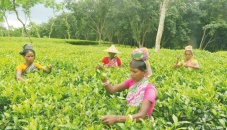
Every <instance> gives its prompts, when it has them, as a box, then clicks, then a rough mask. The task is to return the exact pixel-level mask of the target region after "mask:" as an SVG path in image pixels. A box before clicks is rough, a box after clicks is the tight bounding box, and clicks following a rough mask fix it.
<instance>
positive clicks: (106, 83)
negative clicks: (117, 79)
mask: <svg viewBox="0 0 227 130" xmlns="http://www.w3.org/2000/svg"><path fill="white" fill-rule="evenodd" d="M109 83H110V82H109V81H108V80H107V81H106V82H104V83H102V85H103V86H106V85H108V84H109Z"/></svg>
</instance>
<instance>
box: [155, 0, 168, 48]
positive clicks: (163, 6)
mask: <svg viewBox="0 0 227 130" xmlns="http://www.w3.org/2000/svg"><path fill="white" fill-rule="evenodd" d="M168 2H169V0H164V2H163V3H161V5H160V9H161V11H160V12H161V14H160V19H159V25H158V32H157V36H156V42H155V52H159V50H160V43H161V39H162V33H163V29H164V21H165V14H166V7H167V5H168Z"/></svg>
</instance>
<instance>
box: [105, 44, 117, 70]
mask: <svg viewBox="0 0 227 130" xmlns="http://www.w3.org/2000/svg"><path fill="white" fill-rule="evenodd" d="M104 51H106V52H108V53H109V56H107V57H104V58H103V59H102V63H103V64H104V65H105V66H107V67H111V66H112V67H118V66H121V59H120V58H119V57H117V56H116V54H117V53H120V52H119V51H118V50H117V48H116V47H115V46H114V45H111V47H109V48H108V49H106V50H104Z"/></svg>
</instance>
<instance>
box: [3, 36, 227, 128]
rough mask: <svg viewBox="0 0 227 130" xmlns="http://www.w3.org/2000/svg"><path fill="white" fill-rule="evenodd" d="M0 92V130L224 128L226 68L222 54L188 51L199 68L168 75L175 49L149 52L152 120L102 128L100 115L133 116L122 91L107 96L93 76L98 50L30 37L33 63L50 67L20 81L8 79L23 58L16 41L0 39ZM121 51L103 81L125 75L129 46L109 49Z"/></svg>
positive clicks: (117, 80)
mask: <svg viewBox="0 0 227 130" xmlns="http://www.w3.org/2000/svg"><path fill="white" fill-rule="evenodd" d="M0 41H1V44H0V54H1V56H2V62H0V77H1V81H0V93H1V97H5V98H7V99H8V100H10V102H7V104H8V105H6V106H5V107H4V110H3V111H2V112H0V115H1V116H0V119H1V120H0V129H76V130H77V129H89V130H97V129H112V130H116V129H123V130H126V129H135V130H137V129H142V130H150V129H153V130H160V129H168V130H170V129H190V130H194V129H226V126H227V119H226V115H227V102H226V101H227V100H226V99H227V96H226V95H227V83H226V78H227V73H225V72H226V71H227V69H226V68H227V64H225V61H226V60H225V59H226V52H225V51H219V52H217V53H210V52H207V51H200V50H196V49H195V50H194V51H193V52H194V55H195V58H196V59H197V60H198V62H199V63H200V66H201V69H200V70H195V71H190V70H187V69H184V68H179V69H177V70H174V69H173V64H174V62H175V59H176V55H178V54H180V55H181V56H183V53H184V51H183V50H168V49H161V51H160V53H155V52H154V51H153V50H151V49H149V53H150V58H149V61H150V63H151V67H152V70H153V75H152V76H151V78H150V79H149V80H150V82H151V83H153V84H154V85H155V86H156V89H157V92H158V99H157V102H156V105H155V109H154V112H153V114H152V118H151V119H148V120H142V122H141V123H135V122H130V121H126V123H117V124H114V125H111V126H106V125H104V124H102V122H101V120H100V119H99V117H100V116H101V115H106V114H113V115H117V114H119V115H126V114H128V113H133V109H132V108H131V107H127V105H126V102H125V96H126V94H127V91H124V92H119V93H117V94H115V95H109V94H107V93H106V91H105V90H104V88H103V87H102V84H101V81H100V79H99V78H98V77H97V76H96V73H95V66H96V65H97V63H99V62H100V60H101V59H102V57H103V56H105V55H107V54H106V52H104V51H103V50H104V49H106V46H101V45H100V46H94V45H93V46H77V45H71V44H67V43H66V42H65V40H61V39H41V38H40V39H35V38H34V48H35V51H36V54H37V57H36V59H35V62H37V63H40V64H41V65H44V66H45V65H48V64H52V65H53V71H52V73H51V74H49V75H47V74H45V73H42V72H38V73H34V74H30V75H28V77H27V78H28V79H29V81H28V82H18V81H16V80H15V68H16V66H17V65H19V64H21V63H23V62H24V61H23V60H24V59H23V58H22V57H21V56H20V55H19V54H18V52H19V51H20V50H21V48H22V46H23V44H24V43H27V42H28V41H26V40H24V39H21V38H12V39H11V41H8V38H2V37H1V38H0ZM117 48H118V50H119V51H121V52H122V54H119V57H120V58H121V59H122V61H123V65H122V67H121V68H119V69H117V68H110V69H107V72H106V74H107V77H108V79H109V81H110V82H111V83H112V84H117V83H120V82H122V81H124V80H125V79H126V78H128V77H129V75H130V72H129V67H128V63H129V61H130V53H131V51H132V50H133V49H134V48H131V47H127V46H124V47H122V46H117Z"/></svg>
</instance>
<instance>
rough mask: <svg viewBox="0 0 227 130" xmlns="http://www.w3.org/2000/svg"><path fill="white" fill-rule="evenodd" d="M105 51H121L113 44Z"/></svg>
mask: <svg viewBox="0 0 227 130" xmlns="http://www.w3.org/2000/svg"><path fill="white" fill-rule="evenodd" d="M103 51H106V52H110V53H121V52H119V51H118V50H117V48H116V47H115V46H114V45H111V46H110V47H109V48H108V49H106V50H103Z"/></svg>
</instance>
